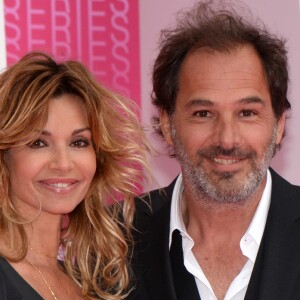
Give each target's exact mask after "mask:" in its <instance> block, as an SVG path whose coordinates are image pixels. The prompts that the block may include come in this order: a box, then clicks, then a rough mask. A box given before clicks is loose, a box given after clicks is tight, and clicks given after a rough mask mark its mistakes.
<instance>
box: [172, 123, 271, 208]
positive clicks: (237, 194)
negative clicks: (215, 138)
mask: <svg viewBox="0 0 300 300" xmlns="http://www.w3.org/2000/svg"><path fill="white" fill-rule="evenodd" d="M171 129H172V130H171V134H172V139H173V148H174V152H175V154H176V158H177V160H178V161H179V163H180V165H181V168H182V173H183V177H184V180H185V184H188V185H189V188H190V190H191V192H192V194H193V197H194V198H195V199H197V198H202V199H205V201H208V202H214V203H219V204H233V203H244V202H246V201H247V199H249V198H251V196H252V195H254V194H255V192H256V191H257V190H258V188H259V187H260V186H261V183H262V181H263V179H264V178H265V176H266V173H267V169H268V168H269V166H270V163H271V160H272V158H273V156H274V154H275V152H276V149H277V145H276V136H277V125H276V126H274V129H273V133H272V137H271V138H270V140H269V141H268V143H267V144H266V145H265V152H264V156H263V158H262V159H261V160H260V161H257V154H256V152H255V151H254V150H251V149H250V150H241V149H239V148H233V149H230V150H226V149H224V148H222V147H221V146H210V147H207V148H205V149H201V150H199V151H198V152H197V153H196V155H194V157H192V158H190V157H188V154H187V153H186V150H185V147H184V145H182V144H181V142H180V141H179V139H178V138H177V135H176V130H175V129H174V127H173V126H172V125H171ZM217 155H225V156H226V155H227V156H228V158H232V157H233V158H235V157H236V158H237V159H238V158H242V159H247V160H249V161H250V163H251V164H250V166H251V169H250V171H249V172H248V173H247V174H246V175H245V177H244V178H242V179H240V180H237V179H236V178H235V177H236V176H235V175H236V174H235V172H222V173H220V172H217V171H216V172H214V175H215V176H214V177H213V176H212V174H211V173H212V172H210V173H208V172H206V171H205V169H204V168H203V167H202V165H203V161H204V160H205V159H209V157H214V156H217ZM216 178H217V179H216Z"/></svg>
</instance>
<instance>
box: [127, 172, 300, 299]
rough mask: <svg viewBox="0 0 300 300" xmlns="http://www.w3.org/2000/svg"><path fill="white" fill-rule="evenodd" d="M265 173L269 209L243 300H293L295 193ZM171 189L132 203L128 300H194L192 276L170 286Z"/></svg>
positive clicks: (298, 230) (298, 240)
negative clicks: (132, 281)
mask: <svg viewBox="0 0 300 300" xmlns="http://www.w3.org/2000/svg"><path fill="white" fill-rule="evenodd" d="M270 171H271V175H272V194H271V204H270V209H269V214H268V217H267V223H266V227H265V231H264V234H263V237H262V241H261V244H260V247H259V251H258V255H257V258H256V261H255V265H254V269H253V272H252V275H251V278H250V282H249V286H248V289H247V292H246V296H245V299H246V300H296V299H297V300H299V299H300V187H299V186H294V185H292V184H290V183H289V182H287V181H286V180H284V179H283V178H282V177H280V176H279V175H278V174H276V173H275V172H274V171H273V170H272V169H271V170H270ZM174 184H175V181H173V182H172V184H171V185H170V186H168V187H167V188H165V189H161V190H155V191H152V192H151V193H150V194H149V195H148V196H147V197H146V198H145V202H144V201H142V200H140V199H137V201H136V206H137V212H136V215H135V221H134V226H135V228H136V231H135V234H134V237H135V240H136V243H135V248H134V256H133V261H132V263H133V269H134V272H135V285H136V289H135V291H134V292H133V293H132V294H131V295H130V296H129V297H128V299H130V300H139V299H141V300H160V299H161V300H199V299H200V296H199V294H198V292H197V289H196V283H195V280H194V279H193V277H192V276H191V277H190V279H189V282H187V281H185V283H184V284H181V286H179V287H178V286H177V285H176V288H175V286H174V280H173V274H172V267H171V263H170V253H169V229H170V206H171V198H172V192H173V188H174ZM178 291H179V292H178ZM195 291H196V292H195ZM179 294H180V296H179Z"/></svg>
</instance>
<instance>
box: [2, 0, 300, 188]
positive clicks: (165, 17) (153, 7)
mask: <svg viewBox="0 0 300 300" xmlns="http://www.w3.org/2000/svg"><path fill="white" fill-rule="evenodd" d="M3 1H4V4H5V29H6V37H3V36H1V32H2V30H0V46H1V45H3V43H5V40H6V43H7V45H6V49H7V61H8V64H10V63H13V62H14V61H16V60H17V59H18V58H19V57H20V56H21V55H22V54H24V53H25V52H27V51H28V50H31V49H42V50H46V51H48V52H51V53H53V54H55V55H57V56H59V57H63V58H74V59H79V60H81V61H83V62H84V63H85V64H86V65H87V66H88V67H89V69H90V70H91V71H92V72H94V74H95V76H96V77H97V78H98V79H99V80H101V81H102V82H104V83H105V84H107V85H108V86H110V87H113V88H114V89H117V90H118V91H120V92H122V93H124V94H125V95H127V96H129V97H131V98H132V99H134V100H135V101H136V102H137V103H138V104H139V105H140V106H141V109H142V121H143V123H144V124H145V128H146V130H147V133H148V136H149V138H150V140H151V142H152V143H153V145H154V147H155V148H156V149H157V150H158V154H157V155H153V157H152V159H151V165H152V171H153V174H154V177H155V178H156V180H157V182H156V183H154V184H153V185H152V186H151V187H149V188H153V187H157V186H164V185H166V184H168V183H169V182H170V181H171V180H172V179H173V178H174V176H176V174H177V173H178V172H179V171H180V170H179V166H178V164H177V163H176V161H175V160H174V159H170V158H168V156H167V153H166V151H165V146H164V144H163V143H161V142H160V140H159V139H158V138H156V137H154V136H153V134H152V129H151V125H150V119H151V116H152V115H153V113H154V109H153V107H152V105H151V101H150V94H151V68H152V63H153V60H154V58H155V56H156V54H157V41H158V38H159V32H160V30H161V29H162V28H165V27H166V26H169V25H171V24H173V23H174V21H175V15H176V12H177V11H178V10H180V9H183V8H186V7H190V6H191V5H192V4H193V3H194V2H195V1H194V0H140V1H138V0H0V9H1V4H2V3H3ZM232 1H233V2H234V1H238V0H232ZM299 1H300V0H288V1H282V0H251V1H245V2H246V3H247V4H248V6H249V7H250V8H251V9H252V11H253V12H254V14H255V15H257V16H259V17H260V18H262V19H263V20H264V22H265V23H266V25H267V26H268V27H269V28H270V29H271V30H272V31H273V32H275V33H279V34H280V35H282V36H284V37H286V39H287V47H288V50H289V54H288V56H289V65H290V81H291V84H290V90H289V99H290V101H291V103H292V112H291V113H290V115H289V119H288V122H287V136H286V137H285V139H284V141H283V147H282V149H281V150H280V152H279V153H277V154H276V156H275V158H274V160H273V162H272V167H274V168H275V169H276V170H277V171H278V172H279V173H280V174H281V175H282V176H284V177H285V178H287V179H288V180H289V181H291V182H292V183H295V184H298V185H300V172H299V168H300V155H299V154H300V138H299V129H300V118H299V117H298V115H299V113H300V100H299V98H300V54H299V53H300V39H299V37H300V8H299V6H300V4H299ZM0 13H1V11H0ZM1 24H2V23H1V22H0V26H1ZM0 29H1V28H0ZM3 56H6V55H5V52H4V51H1V53H0V58H1V59H3ZM4 59H5V57H4ZM0 62H1V61H0ZM1 67H2V66H1Z"/></svg>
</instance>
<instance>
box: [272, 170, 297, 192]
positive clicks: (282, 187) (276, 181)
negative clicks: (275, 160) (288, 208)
mask: <svg viewBox="0 0 300 300" xmlns="http://www.w3.org/2000/svg"><path fill="white" fill-rule="evenodd" d="M270 172H271V176H272V190H273V191H274V190H275V191H282V192H287V191H289V192H291V193H296V194H299V193H300V186H298V185H294V184H292V183H290V182H289V181H288V180H286V179H285V178H283V177H282V176H280V175H279V174H278V173H277V172H276V171H275V170H273V169H271V168H270Z"/></svg>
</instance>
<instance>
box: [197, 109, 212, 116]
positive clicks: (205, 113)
mask: <svg viewBox="0 0 300 300" xmlns="http://www.w3.org/2000/svg"><path fill="white" fill-rule="evenodd" d="M195 116H197V117H200V118H207V117H210V116H211V114H210V112H209V111H208V110H200V111H197V112H195Z"/></svg>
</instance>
